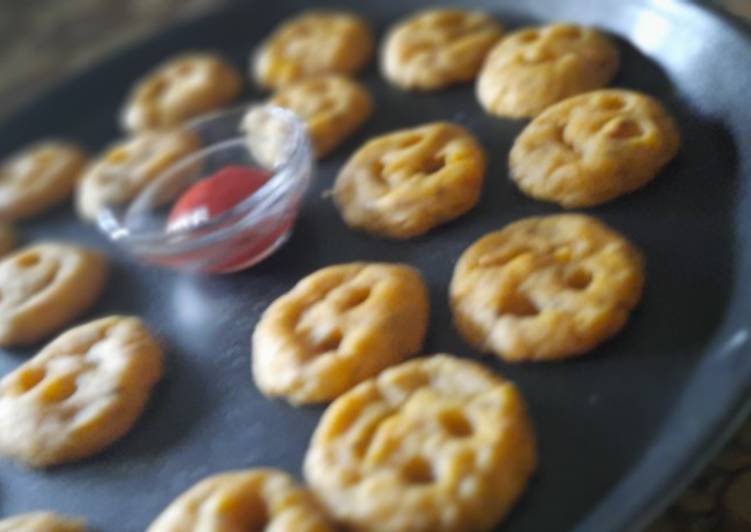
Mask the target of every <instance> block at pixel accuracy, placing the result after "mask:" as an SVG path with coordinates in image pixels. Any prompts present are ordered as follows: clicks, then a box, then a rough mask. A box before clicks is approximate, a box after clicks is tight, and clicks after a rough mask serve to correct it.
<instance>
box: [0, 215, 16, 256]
mask: <svg viewBox="0 0 751 532" xmlns="http://www.w3.org/2000/svg"><path fill="white" fill-rule="evenodd" d="M15 247H16V232H15V231H14V230H13V228H12V227H11V226H10V225H8V224H4V223H2V222H0V257H2V256H3V255H7V254H8V253H9V252H10V251H12V250H13V248H15Z"/></svg>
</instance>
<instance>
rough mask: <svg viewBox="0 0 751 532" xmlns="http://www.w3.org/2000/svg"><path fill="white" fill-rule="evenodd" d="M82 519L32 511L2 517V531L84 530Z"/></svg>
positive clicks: (0, 520)
mask: <svg viewBox="0 0 751 532" xmlns="http://www.w3.org/2000/svg"><path fill="white" fill-rule="evenodd" d="M84 530H85V525H84V522H83V521H82V520H80V519H71V518H70V517H65V516H62V515H59V514H55V513H52V512H31V513H28V514H20V515H14V516H12V517H8V518H6V519H0V532H84Z"/></svg>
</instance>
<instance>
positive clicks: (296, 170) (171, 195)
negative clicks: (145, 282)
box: [98, 105, 313, 273]
mask: <svg viewBox="0 0 751 532" xmlns="http://www.w3.org/2000/svg"><path fill="white" fill-rule="evenodd" d="M244 119H245V120H244ZM186 127H188V128H189V129H191V130H192V131H194V132H195V133H196V134H197V135H198V136H199V138H200V139H201V142H202V144H203V145H204V146H205V147H204V148H202V149H200V150H199V151H197V152H194V153H192V154H190V155H188V156H186V157H184V158H183V159H181V160H179V161H177V162H176V163H175V164H173V165H172V166H170V167H169V168H167V169H166V170H165V171H163V172H161V173H160V174H159V175H158V176H157V177H156V178H155V179H154V180H153V181H152V182H151V183H150V184H149V185H148V186H147V187H145V188H144V189H143V190H142V191H141V192H140V193H139V194H138V195H137V196H136V197H135V198H134V199H133V200H132V201H131V202H130V203H128V204H127V205H121V206H111V207H108V208H106V209H104V210H103V211H101V212H100V214H99V218H98V224H99V227H100V229H101V230H102V231H103V232H104V233H106V234H107V235H108V236H109V237H110V238H111V239H112V240H113V241H114V242H116V243H117V244H118V245H119V246H121V247H123V248H124V249H126V250H127V251H129V252H130V253H131V254H133V255H135V256H136V257H138V258H139V259H141V260H143V261H145V262H147V263H152V264H159V265H162V266H167V267H171V268H176V269H181V270H188V271H201V272H208V273H227V272H232V271H237V270H241V269H244V268H247V267H249V266H252V265H253V264H256V263H257V262H259V261H261V260H263V259H264V258H266V257H267V256H269V255H270V254H271V253H273V252H274V251H275V250H276V249H278V248H279V247H280V246H281V245H282V244H283V243H284V242H285V241H286V240H287V238H288V237H289V235H290V233H291V231H292V227H293V225H294V222H295V219H296V217H297V213H298V211H299V208H300V202H301V200H302V198H303V195H304V194H305V191H306V189H307V187H308V184H309V182H310V179H311V175H312V170H313V157H312V151H311V147H310V141H309V139H308V136H307V134H306V132H305V126H304V125H303V123H302V122H300V120H298V118H297V117H296V116H295V115H294V114H292V113H291V112H289V111H287V110H285V109H282V108H279V107H275V106H270V105H255V106H248V107H240V108H235V109H231V110H229V111H224V112H221V113H216V114H212V115H207V116H204V117H200V118H198V119H196V120H194V121H192V122H190V123H188V124H187V126H186ZM243 133H244V134H243ZM238 135H241V136H238ZM227 166H243V167H247V168H250V169H260V170H263V171H265V172H266V173H268V174H269V176H270V177H269V179H268V180H267V181H266V182H265V183H264V184H263V185H262V186H261V187H260V188H259V189H258V190H257V191H255V192H254V193H253V194H251V195H250V196H248V197H246V198H245V199H243V200H242V201H240V202H239V203H238V204H237V205H235V206H234V207H232V208H231V209H229V210H227V211H225V212H223V213H220V214H217V215H216V216H212V217H209V218H207V219H201V218H200V217H196V218H195V219H194V220H191V223H189V224H180V226H179V227H174V226H171V227H170V228H169V229H168V228H167V226H168V217H169V214H170V211H171V209H172V207H173V205H174V204H175V202H176V201H177V200H178V199H179V198H180V197H181V195H182V194H183V193H184V192H185V191H186V190H187V189H188V188H190V187H191V186H192V185H194V184H195V183H197V182H199V181H201V180H202V179H204V178H206V177H208V176H211V175H213V174H215V173H216V172H217V171H219V170H221V169H222V168H225V167H227Z"/></svg>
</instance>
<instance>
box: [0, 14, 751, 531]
mask: <svg viewBox="0 0 751 532" xmlns="http://www.w3.org/2000/svg"><path fill="white" fill-rule="evenodd" d="M307 4H308V2H305V1H303V0H299V1H285V2H248V3H244V4H242V5H237V6H233V7H227V8H223V9H222V10H221V11H219V12H216V13H214V14H211V15H209V16H206V17H203V18H201V19H198V20H195V21H192V22H190V23H187V24H185V25H183V26H180V27H176V28H173V29H171V30H169V31H166V32H164V33H162V34H161V35H159V36H157V37H155V38H153V39H150V40H148V41H146V42H143V43H141V44H139V45H138V46H135V47H133V48H131V49H129V50H128V51H126V52H124V53H121V54H119V55H117V56H114V57H112V58H111V59H109V60H108V61H107V62H105V63H103V64H101V65H100V66H99V67H97V68H95V69H93V70H90V71H88V72H86V73H83V74H82V75H80V76H78V77H76V78H75V79H71V80H70V81H69V82H67V83H66V84H64V85H63V86H61V87H59V88H57V89H56V90H54V91H52V92H50V93H48V94H47V95H46V96H45V97H43V98H41V99H39V100H38V101H37V102H35V104H34V105H33V106H30V107H29V108H28V109H25V110H23V111H21V112H20V113H18V114H16V115H15V116H14V117H12V118H11V119H10V120H9V121H7V122H6V123H5V124H4V125H3V126H2V128H0V151H1V152H6V151H7V150H9V149H11V148H15V147H17V146H19V145H21V144H22V143H24V142H27V141H30V140H33V139H35V138H37V137H40V136H48V135H52V134H54V135H61V136H66V137H71V138H74V139H79V140H80V141H82V142H84V143H85V144H86V145H87V146H88V147H89V148H90V149H91V150H97V149H99V148H101V147H102V146H103V145H104V144H105V143H107V142H108V141H110V140H111V139H112V138H113V137H115V135H116V134H117V129H116V125H115V120H114V116H115V113H116V110H117V109H118V108H119V106H120V104H121V102H122V101H123V98H124V96H125V94H126V91H127V89H128V86H129V85H130V83H131V82H132V80H134V79H135V78H136V77H138V76H140V75H141V74H143V73H144V71H145V70H147V69H148V68H149V67H151V66H152V65H154V64H155V63H157V62H158V61H161V60H162V59H164V58H165V57H168V56H169V55H170V54H173V53H175V52H179V51H182V50H184V49H191V48H192V49H200V48H207V47H208V48H216V49H219V50H222V51H223V52H225V53H226V54H227V55H228V56H229V57H231V58H232V59H233V60H234V61H236V63H237V64H238V65H244V64H245V62H246V55H247V52H248V50H250V48H251V47H253V46H254V45H255V44H257V43H258V42H259V40H260V39H261V37H262V36H264V35H266V34H267V32H268V31H269V29H270V28H271V26H272V25H273V24H276V23H277V22H278V21H279V20H281V19H282V18H283V17H285V16H286V15H288V14H290V13H292V12H295V11H297V10H298V9H300V8H301V7H303V6H305V5H307ZM337 4H341V5H342V6H349V7H353V8H355V9H357V10H359V11H361V12H362V13H363V14H365V15H366V16H367V17H368V18H369V19H370V20H371V21H372V23H373V24H374V25H375V26H376V27H377V28H378V30H379V33H381V32H382V31H383V29H384V28H385V27H386V26H387V25H388V24H389V23H391V22H392V21H394V20H395V19H396V18H398V17H400V16H401V15H403V14H405V13H408V12H410V11H412V10H414V9H415V8H417V7H420V6H422V5H425V4H423V3H420V2H418V1H415V0H398V1H379V2H369V3H366V2H357V1H355V0H350V1H343V2H342V1H340V2H337ZM472 5H473V6H475V7H479V8H484V9H488V10H490V11H492V12H493V13H495V14H496V15H497V16H498V18H499V19H500V20H502V21H503V22H504V23H505V24H506V25H507V26H509V27H514V26H517V25H519V24H522V23H528V22H542V21H552V20H560V19H565V20H575V21H578V22H582V23H587V24H595V25H598V26H601V27H603V28H605V29H607V30H608V31H610V32H612V33H613V34H615V35H617V36H618V37H619V38H620V39H619V44H620V48H621V51H622V54H623V68H622V69H621V72H620V74H619V75H618V78H617V79H616V82H615V84H616V85H619V86H624V87H632V88H636V89H640V90H643V91H646V92H648V93H651V94H653V95H655V96H656V97H657V98H659V99H660V100H662V101H663V102H665V104H666V105H667V106H668V107H669V109H670V110H671V111H672V112H673V113H674V114H675V116H676V117H677V119H678V122H679V124H680V127H681V129H682V131H683V142H684V144H683V149H682V150H681V152H680V155H679V156H678V158H677V160H676V161H675V162H674V163H672V164H671V165H670V166H669V167H668V168H667V169H666V170H665V171H664V172H663V173H662V175H660V176H659V178H658V179H657V180H656V181H655V182H654V183H653V184H651V185H649V186H648V187H646V188H645V189H644V190H642V191H640V192H637V193H635V194H632V195H630V196H628V197H625V198H622V199H620V200H617V201H615V202H613V203H610V204H608V205H606V206H603V207H600V208H597V209H591V210H590V212H591V214H594V215H595V216H597V217H600V218H602V219H603V220H605V221H606V222H607V223H609V224H611V225H612V226H613V227H615V228H617V229H619V230H620V231H622V232H623V233H625V234H626V235H628V236H629V237H630V238H631V239H632V240H633V241H634V242H636V243H637V244H638V245H639V246H640V247H641V248H642V249H643V251H644V253H645V255H646V257H647V261H648V286H647V290H646V294H645V297H644V300H643V303H642V305H641V306H640V307H639V309H638V310H637V311H636V312H635V314H634V315H633V318H632V320H631V322H630V323H629V325H628V327H627V328H626V330H625V331H624V332H623V333H622V334H620V335H619V336H617V337H616V338H615V339H614V340H613V341H611V342H608V343H607V344H606V345H604V346H602V347H600V348H598V349H597V350H596V351H595V352H594V353H592V354H591V355H590V356H587V357H584V358H581V359H579V360H574V361H571V362H566V363H557V364H544V365H507V364H503V363H501V362H499V361H497V360H495V359H493V358H490V357H482V358H481V360H482V361H483V362H484V363H485V364H487V365H489V366H491V367H493V368H494V369H496V370H497V371H499V372H500V373H502V374H504V375H507V376H508V377H510V378H511V379H513V380H514V381H516V382H517V383H519V385H520V386H521V388H522V389H523V391H524V393H525V395H526V397H527V398H528V401H529V404H530V407H531V412H532V416H533V417H534V421H535V425H536V427H537V432H538V436H539V444H540V469H539V472H538V474H537V476H536V478H535V479H534V481H533V482H532V484H531V485H530V487H529V490H528V492H527V494H526V495H525V496H524V498H523V499H522V500H521V502H520V503H519V505H518V507H517V508H516V510H514V512H513V513H512V514H511V515H510V516H509V518H508V520H507V521H506V524H505V525H504V526H503V527H502V528H503V530H514V531H519V532H521V531H535V532H539V531H558V530H570V529H576V530H580V531H585V530H586V531H594V532H605V531H621V530H629V529H637V528H639V527H640V526H642V525H643V524H644V523H645V522H646V519H648V518H649V517H650V516H652V515H654V513H655V512H656V511H658V510H659V509H661V508H662V507H664V505H665V504H666V503H667V502H668V501H669V499H670V497H671V496H672V495H674V494H675V493H676V491H677V490H678V489H679V488H680V487H681V486H682V485H684V483H685V482H686V481H687V480H688V479H689V478H690V477H691V475H692V474H693V473H695V472H696V468H697V467H698V465H699V464H700V463H701V462H702V460H704V459H705V458H706V457H707V456H708V453H709V452H710V451H711V450H712V448H714V447H716V446H717V445H718V444H719V442H720V441H721V440H722V439H723V437H724V435H726V434H727V433H728V431H729V430H730V429H731V428H732V427H733V426H734V424H735V423H736V422H737V421H738V420H739V419H740V417H741V415H742V414H743V413H744V412H745V411H746V410H747V408H746V407H747V406H748V401H747V397H748V392H749V391H751V349H749V345H748V342H749V332H748V329H747V323H748V316H749V312H748V311H749V307H750V306H751V239H750V235H749V228H750V227H751V223H750V222H751V202H750V201H749V192H748V191H749V186H750V185H751V105H750V104H749V100H748V88H749V87H751V40H749V37H748V36H747V35H745V34H744V33H743V31H742V30H741V29H740V28H739V27H736V26H735V25H734V24H733V23H732V22H730V21H728V20H726V19H724V18H723V17H721V16H719V15H717V14H715V13H713V12H711V11H709V10H707V9H705V8H703V7H700V6H698V5H695V4H691V3H683V2H679V1H676V0H654V1H647V0H644V1H623V0H578V1H574V0H570V1H567V2H563V1H560V0H525V1H524V2H519V1H517V0H508V1H475V2H472ZM364 80H365V81H366V83H367V84H368V86H369V87H370V89H371V90H372V92H373V94H374V96H375V97H376V101H377V112H376V115H375V117H374V118H373V119H372V120H371V121H370V123H369V124H368V125H367V127H366V128H365V129H364V130H363V131H360V132H359V133H358V134H357V135H356V137H355V138H354V139H352V140H351V141H350V142H349V143H348V144H347V145H345V146H344V147H343V148H342V149H340V150H338V151H337V153H336V154H335V155H334V156H333V157H331V158H329V159H328V160H327V161H326V162H325V163H324V164H322V165H321V166H320V169H319V172H318V173H319V176H318V179H317V183H316V185H315V186H314V187H313V190H311V191H310V194H309V195H308V198H307V201H306V203H305V206H304V209H303V212H302V215H301V220H300V224H299V225H298V227H297V231H296V232H295V234H294V236H293V237H292V239H291V240H290V242H289V243H288V244H287V245H286V246H285V247H284V248H283V249H282V250H281V251H280V252H279V253H277V254H276V255H274V256H273V257H272V258H271V259H270V260H268V261H266V262H265V263H263V264H262V265H260V266H259V267H257V268H255V269H253V270H250V271H246V272H242V273H239V274H236V275H231V276H226V277H212V278H201V277H190V276H185V275H177V274H173V273H171V272H167V271H162V270H156V269H152V268H147V267H144V266H140V265H138V264H135V263H134V262H133V261H131V260H130V259H129V258H127V257H125V256H124V255H122V254H121V253H119V252H118V251H117V250H115V249H113V248H112V247H111V246H109V245H108V244H107V242H106V241H105V240H104V239H103V238H102V237H101V236H99V235H98V234H97V233H96V231H95V230H94V229H93V228H91V227H85V226H83V225H81V224H80V223H78V222H77V220H76V219H75V217H74V216H73V214H72V213H71V211H70V209H68V208H64V209H60V210H58V211H57V212H54V213H52V214H51V215H50V216H48V217H46V218H44V219H41V220H39V221H37V222H34V223H31V224H28V225H26V226H24V231H25V233H26V236H27V237H28V238H29V239H38V238H43V237H44V238H49V237H56V238H65V239H70V240H73V241H79V242H83V243H86V244H90V245H95V246H98V247H101V248H105V249H106V250H107V251H108V252H109V254H110V256H111V258H112V263H113V270H114V272H113V277H112V280H111V281H110V283H109V285H108V288H107V291H106V293H105V294H104V297H103V298H102V300H101V301H100V303H99V304H98V305H97V307H96V308H95V309H94V311H92V312H91V313H90V315H89V316H87V318H88V317H93V316H96V315H102V314H106V313H111V312H119V313H134V314H139V315H141V316H143V317H145V318H146V319H147V320H148V322H149V323H150V324H151V325H152V326H153V327H154V329H155V330H156V332H157V333H158V334H159V335H160V336H161V337H162V338H163V339H164V342H165V344H166V345H167V346H168V349H169V353H170V355H169V362H168V364H169V367H168V374H167V376H166V378H165V380H164V381H163V382H162V384H161V385H160V386H159V388H158V391H157V393H156V394H155V396H154V398H153V400H152V402H151V403H150V405H149V408H148V410H147V412H146V413H145V415H144V416H143V418H142V419H141V420H140V421H139V423H138V424H137V425H136V427H135V428H134V430H133V431H132V432H131V433H130V434H128V435H127V436H126V437H125V438H124V439H123V440H122V441H120V442H119V443H117V444H116V445H115V446H113V447H112V448H111V449H109V450H107V451H106V452H104V453H102V454H101V455H99V456H97V457H95V458H93V459H90V460H86V461H84V462H82V463H79V464H75V465H71V466H66V467H61V468H58V469H54V470H52V471H48V472H36V471H25V470H23V469H21V468H19V467H17V466H15V465H11V464H9V463H7V462H3V463H2V465H0V509H1V510H2V513H3V514H11V513H15V512H20V511H25V510H30V509H35V508H50V509H55V510H59V511H63V512H67V513H70V514H80V515H83V516H86V517H88V518H89V519H90V520H91V522H92V524H93V525H95V526H97V527H99V528H100V529H101V530H106V531H137V530H142V529H143V528H144V527H145V526H146V525H147V523H149V522H150V521H151V520H152V519H153V518H154V517H155V516H156V515H157V514H158V513H159V512H160V511H161V510H162V508H163V507H164V506H165V505H166V504H167V503H168V502H170V501H171V500H172V499H173V498H174V497H175V496H176V495H177V494H178V493H180V492H181V491H183V490H184V489H186V488H187V487H189V486H190V485H191V484H193V483H194V482H195V481H197V480H198V479H200V478H202V477H204V476H206V475H209V474H211V473H215V472H218V471H222V470H225V469H231V468H243V467H250V466H258V465H267V466H276V467H281V468H284V469H287V470H289V471H291V472H293V473H295V474H299V472H300V471H299V470H300V464H301V460H302V456H303V453H304V452H305V448H306V446H307V443H308V438H309V436H310V434H311V431H312V430H313V428H314V427H315V425H316V422H317V420H318V417H319V415H320V412H321V410H322V409H320V408H292V407H290V406H287V405H286V404H284V403H282V402H271V401H267V400H265V399H264V398H263V397H261V396H260V395H259V394H258V392H257V391H256V389H255V388H254V387H253V385H252V384H251V380H250V375H249V358H248V357H249V337H250V333H251V331H252V329H253V326H254V324H255V323H256V320H257V319H258V316H259V314H260V312H261V311H262V310H263V309H264V308H265V307H266V306H267V305H268V303H269V302H270V301H271V300H272V299H274V298H275V297H277V296H278V295H280V294H281V293H283V292H284V291H286V290H288V289H289V288H290V287H291V286H292V284H293V283H294V282H295V281H297V280H298V279H300V278H301V277H302V276H304V275H305V274H307V273H309V272H311V271H313V270H315V269H317V268H319V267H322V266H325V265H328V264H331V263H337V262H344V261H351V260H355V259H371V260H389V261H406V262H409V263H411V264H414V265H416V266H418V267H420V268H421V269H422V270H423V272H424V273H425V275H426V277H427V279H428V282H429V284H430V289H431V296H432V300H433V311H432V316H431V318H432V322H431V326H430V331H429V336H428V342H427V345H426V348H425V351H426V352H434V351H447V352H453V353H457V354H462V355H466V356H472V357H474V356H476V354H475V353H473V352H472V350H471V349H469V348H468V347H467V346H466V345H465V343H464V342H463V341H462V340H461V339H460V338H459V336H458V335H457V333H456V332H455V330H454V329H453V327H452V326H451V325H450V316H449V312H448V308H447V305H446V303H445V301H446V285H447V283H448V281H449V278H450V276H451V271H452V268H453V264H454V261H455V260H456V258H457V257H458V256H459V254H460V253H461V251H462V250H463V249H464V248H465V247H467V246H468V245H469V244H470V243H471V242H473V241H474V240H475V239H476V238H478V237H479V236H480V235H482V234H484V233H486V232H488V231H490V230H493V229H497V228H499V227H501V226H502V225H504V224H506V223H508V222H510V221H512V220H516V219H518V218H521V217H523V216H528V215H533V214H541V213H551V212H556V211H557V209H556V208H554V207H551V206H548V205H545V204H542V203H537V202H534V201H532V200H529V199H527V198H525V197H523V196H521V195H520V194H519V193H518V192H517V191H516V190H515V188H514V187H513V186H512V185H511V183H510V182H509V180H508V178H507V170H506V156H507V153H508V150H509V148H510V145H511V143H512V141H513V139H514V137H515V136H516V134H517V133H518V132H519V131H520V130H521V129H522V127H523V126H524V122H521V121H508V120H497V119H493V118H490V117H488V116H485V115H484V114H483V113H482V112H481V111H480V109H479V106H478V105H477V103H476V102H475V98H474V96H473V88H472V87H471V86H465V87H460V88H456V89H451V90H448V91H446V92H442V93H436V94H428V95H411V94H406V93H403V92H400V91H398V90H395V89H393V88H391V87H389V86H388V85H386V84H385V83H384V82H383V81H382V80H381V79H380V78H379V76H378V74H377V71H376V68H375V66H371V68H370V70H369V71H368V72H367V73H366V74H365V75H364ZM247 96H248V97H249V98H252V97H256V96H258V94H248V95H247ZM436 119H450V120H456V121H458V122H460V123H462V124H465V125H467V126H468V127H470V128H471V129H472V130H473V131H474V132H475V133H476V134H477V135H478V136H479V137H480V138H481V139H482V142H483V143H484V145H485V147H486V148H487V150H488V152H489V154H490V161H491V162H490V168H489V171H488V179H487V184H486V187H485V193H484V196H483V198H482V200H481V202H480V204H479V206H478V207H477V208H476V209H474V210H473V211H472V212H471V213H469V214H468V215H467V216H464V217H463V218H461V219H460V220H458V221H456V222H454V223H451V224H448V225H447V226H445V227H442V228H439V229H436V230H434V231H432V232H431V233H430V234H428V235H427V236H425V237H422V238H418V239H416V240H413V241H410V242H405V243H400V242H385V241H381V240H377V239H373V238H370V237H368V236H365V235H362V234H357V233H354V232H352V231H349V230H347V229H346V228H345V227H344V226H343V225H342V223H341V222H340V220H339V218H338V216H337V214H336V211H335V210H334V207H333V205H332V203H331V201H330V200H328V199H323V198H322V197H321V192H322V191H323V190H324V189H327V188H329V187H330V186H331V184H332V180H333V178H334V175H335V173H336V171H337V169H338V168H339V166H340V165H341V164H342V162H343V161H344V160H345V157H346V156H347V154H349V153H350V152H351V151H352V150H353V149H354V148H355V147H356V146H357V145H358V144H359V143H361V142H362V141H363V140H364V139H366V138H368V137H370V136H372V135H375V134H378V133H382V132H386V131H389V130H392V129H395V128H399V127H404V126H410V125H413V124H418V123H421V122H427V121H430V120H436ZM33 352H34V350H31V349H30V350H28V351H24V352H19V351H12V352H3V353H0V371H1V372H2V373H4V372H7V371H9V370H11V369H12V368H13V367H15V366H16V365H17V364H18V363H20V362H22V361H23V360H25V359H26V358H27V357H28V356H29V355H30V354H31V353H33Z"/></svg>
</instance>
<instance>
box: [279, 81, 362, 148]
mask: <svg viewBox="0 0 751 532" xmlns="http://www.w3.org/2000/svg"><path fill="white" fill-rule="evenodd" d="M269 103H272V104H274V105H278V106H280V107H284V108H286V109H289V110H290V111H292V112H294V113H295V114H296V115H297V116H298V117H300V119H301V120H303V122H305V126H306V128H307V130H308V134H309V135H310V141H311V143H312V145H313V151H314V152H315V154H316V157H318V158H322V157H324V156H325V155H326V154H328V153H329V152H330V151H331V150H333V149H334V148H336V147H337V146H338V145H339V144H340V143H341V142H342V141H344V140H345V139H346V138H347V137H348V136H350V135H351V134H352V133H354V131H355V130H356V129H357V128H359V127H360V126H361V125H362V124H363V123H364V122H365V120H367V119H368V117H369V116H370V114H371V113H372V112H373V102H372V100H371V98H370V95H369V94H368V91H367V90H366V89H365V87H363V86H362V85H360V84H359V83H357V82H356V81H352V80H350V79H348V78H345V77H343V76H337V75H328V76H319V77H313V78H306V79H304V80H302V81H298V82H296V83H293V84H291V85H289V86H287V87H285V88H283V89H281V90H280V91H279V92H277V93H276V94H274V96H273V97H272V98H271V100H270V102H269Z"/></svg>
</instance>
